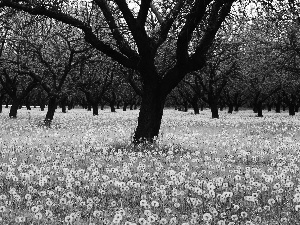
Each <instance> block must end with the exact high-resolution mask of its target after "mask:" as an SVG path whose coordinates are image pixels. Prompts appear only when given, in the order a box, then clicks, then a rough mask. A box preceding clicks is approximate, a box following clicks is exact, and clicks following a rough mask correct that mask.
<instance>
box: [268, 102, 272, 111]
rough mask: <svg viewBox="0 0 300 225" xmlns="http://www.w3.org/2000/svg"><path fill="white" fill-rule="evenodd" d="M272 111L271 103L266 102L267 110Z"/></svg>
mask: <svg viewBox="0 0 300 225" xmlns="http://www.w3.org/2000/svg"><path fill="white" fill-rule="evenodd" d="M271 111H272V104H268V112H271Z"/></svg>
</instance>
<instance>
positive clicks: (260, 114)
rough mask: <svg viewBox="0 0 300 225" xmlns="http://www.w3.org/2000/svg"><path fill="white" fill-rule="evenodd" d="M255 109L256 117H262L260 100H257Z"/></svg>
mask: <svg viewBox="0 0 300 225" xmlns="http://www.w3.org/2000/svg"><path fill="white" fill-rule="evenodd" d="M256 109H257V117H263V114H262V102H258V103H257V104H256Z"/></svg>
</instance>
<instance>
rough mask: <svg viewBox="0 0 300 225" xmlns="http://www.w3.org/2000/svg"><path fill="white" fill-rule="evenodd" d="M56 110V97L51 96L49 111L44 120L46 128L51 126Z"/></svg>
mask: <svg viewBox="0 0 300 225" xmlns="http://www.w3.org/2000/svg"><path fill="white" fill-rule="evenodd" d="M55 109H56V96H50V97H49V101H48V111H47V114H46V118H45V120H44V122H45V125H46V126H48V127H49V126H50V125H51V122H52V120H53V117H54V113H55Z"/></svg>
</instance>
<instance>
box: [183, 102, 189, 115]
mask: <svg viewBox="0 0 300 225" xmlns="http://www.w3.org/2000/svg"><path fill="white" fill-rule="evenodd" d="M188 110H189V107H188V102H187V101H184V112H187V111H188Z"/></svg>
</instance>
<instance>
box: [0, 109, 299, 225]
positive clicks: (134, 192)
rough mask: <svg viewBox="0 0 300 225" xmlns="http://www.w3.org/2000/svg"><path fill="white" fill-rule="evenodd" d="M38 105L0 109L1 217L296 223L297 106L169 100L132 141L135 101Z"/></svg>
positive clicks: (19, 220) (183, 224)
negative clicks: (65, 108)
mask: <svg viewBox="0 0 300 225" xmlns="http://www.w3.org/2000/svg"><path fill="white" fill-rule="evenodd" d="M45 113H46V112H40V111H39V109H32V110H31V111H27V110H26V109H21V110H19V111H18V118H17V119H9V118H8V109H3V112H2V113H1V114H0V154H1V156H0V223H1V224H180V225H187V224H218V225H222V224H226V225H227V224H231V225H233V224H248V225H250V224H257V225H258V224H300V183H299V179H300V176H299V166H300V154H299V152H300V116H299V115H300V114H296V116H294V117H290V116H289V115H288V113H287V112H282V113H280V114H275V113H272V112H270V113H269V112H266V111H264V117H263V118H257V117H255V114H254V113H253V112H252V111H250V110H249V111H240V112H238V113H234V114H232V115H229V114H227V113H226V111H223V112H220V119H211V118H210V116H211V115H210V112H209V110H205V111H203V112H201V113H200V115H193V113H192V111H189V112H187V113H184V112H178V111H175V110H173V109H167V110H165V111H164V116H163V121H162V128H161V134H160V136H159V138H158V141H157V144H155V145H149V146H141V147H138V148H137V147H134V146H132V145H131V144H130V142H131V137H132V135H133V132H134V128H135V127H136V125H137V118H138V111H137V110H135V111H126V112H123V111H121V110H117V112H116V113H110V112H109V110H108V109H106V110H104V111H99V116H92V113H91V112H88V111H86V110H83V109H74V110H71V111H69V112H67V113H66V114H63V113H61V112H60V109H58V110H57V113H56V114H55V119H54V121H53V124H52V126H51V128H47V127H44V126H43V124H42V121H43V119H44V116H45Z"/></svg>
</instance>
